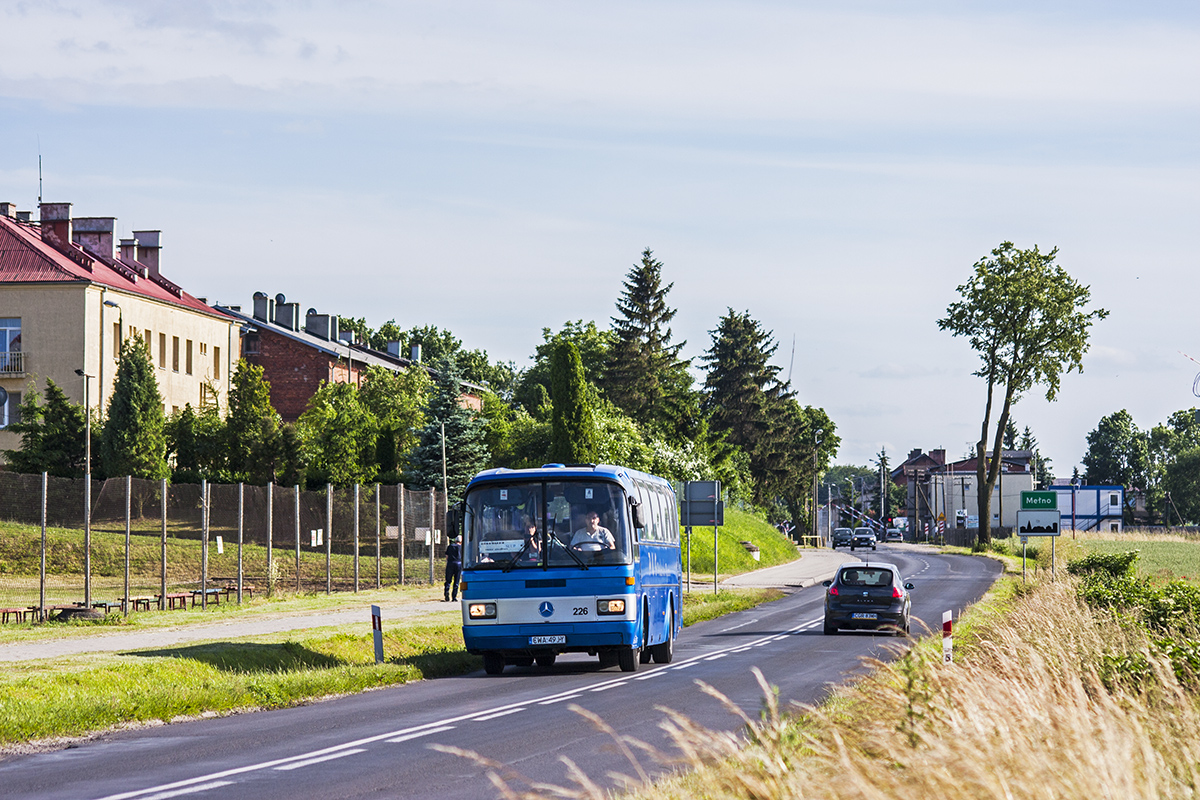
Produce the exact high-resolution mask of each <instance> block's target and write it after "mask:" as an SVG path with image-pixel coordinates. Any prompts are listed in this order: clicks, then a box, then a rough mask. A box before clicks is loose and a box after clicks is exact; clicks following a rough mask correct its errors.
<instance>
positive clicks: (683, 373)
mask: <svg viewBox="0 0 1200 800" xmlns="http://www.w3.org/2000/svg"><path fill="white" fill-rule="evenodd" d="M662 267H663V265H662V262H661V261H658V260H656V259H655V258H654V253H653V252H652V251H651V250H650V249H649V248H646V249H645V250H644V251H643V252H642V260H641V263H640V264H636V265H634V267H633V269H631V270H630V271H629V273H628V275H626V277H625V282H624V284H623V290H622V292H621V296H620V298H619V299H618V300H617V311H618V312H619V313H618V316H615V317H613V318H612V323H613V333H614V334H615V336H616V340H615V342H614V343H613V345H612V348H611V350H610V352H609V356H608V361H607V362H606V364H605V368H604V379H603V388H604V391H605V394H606V395H607V396H608V398H609V399H610V400H611V401H612V402H613V403H614V404H615V405H616V406H617V407H618V408H620V409H621V410H622V411H624V412H625V413H626V414H628V415H629V416H631V417H632V418H633V419H634V420H635V421H637V422H639V423H641V424H643V425H646V426H649V427H650V428H651V429H653V430H657V431H663V432H669V433H671V434H676V436H674V437H672V438H685V437H687V436H689V435H690V434H691V433H692V431H691V430H689V426H691V425H694V424H695V423H696V421H697V420H696V419H695V416H694V415H693V414H691V413H688V411H689V409H691V408H694V404H693V403H690V402H689V401H690V395H691V389H692V380H691V375H690V373H689V372H688V366H689V364H690V362H689V361H687V360H683V359H680V358H679V352H680V350H682V349H683V346H684V345H685V344H687V342H680V343H678V344H672V343H671V328H670V323H671V320H672V319H674V317H675V313H676V311H675V309H673V308H671V307H670V306H668V305H667V293H668V292H670V291H671V288H672V287H673V286H674V285H675V284H673V283H669V284H666V285H665V286H664V285H663V282H662Z"/></svg>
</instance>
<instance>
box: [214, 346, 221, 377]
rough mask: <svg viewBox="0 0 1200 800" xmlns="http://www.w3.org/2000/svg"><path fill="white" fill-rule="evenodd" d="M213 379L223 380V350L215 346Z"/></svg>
mask: <svg viewBox="0 0 1200 800" xmlns="http://www.w3.org/2000/svg"><path fill="white" fill-rule="evenodd" d="M213 377H214V378H216V379H217V380H220V379H221V348H219V347H216V346H213Z"/></svg>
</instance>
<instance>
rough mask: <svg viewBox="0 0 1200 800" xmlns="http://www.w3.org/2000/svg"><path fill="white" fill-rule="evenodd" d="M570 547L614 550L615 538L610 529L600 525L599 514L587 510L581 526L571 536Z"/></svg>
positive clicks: (615, 545)
mask: <svg viewBox="0 0 1200 800" xmlns="http://www.w3.org/2000/svg"><path fill="white" fill-rule="evenodd" d="M571 547H574V548H575V549H576V550H615V549H616V547H617V540H616V539H614V538H613V535H612V531H610V530H609V529H608V528H605V527H602V526H601V525H600V515H599V514H597V513H596V512H595V511H589V512H587V516H585V517H584V522H583V527H582V528H580V529H579V530H577V531H575V535H574V536H572V537H571Z"/></svg>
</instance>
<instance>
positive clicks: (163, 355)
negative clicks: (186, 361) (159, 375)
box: [158, 333, 167, 369]
mask: <svg viewBox="0 0 1200 800" xmlns="http://www.w3.org/2000/svg"><path fill="white" fill-rule="evenodd" d="M158 366H159V368H160V369H166V368H167V335H166V334H165V333H160V334H159V335H158Z"/></svg>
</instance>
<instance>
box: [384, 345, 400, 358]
mask: <svg viewBox="0 0 1200 800" xmlns="http://www.w3.org/2000/svg"><path fill="white" fill-rule="evenodd" d="M387 354H388V355H389V356H391V357H392V358H400V343H399V342H388V343H387Z"/></svg>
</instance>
